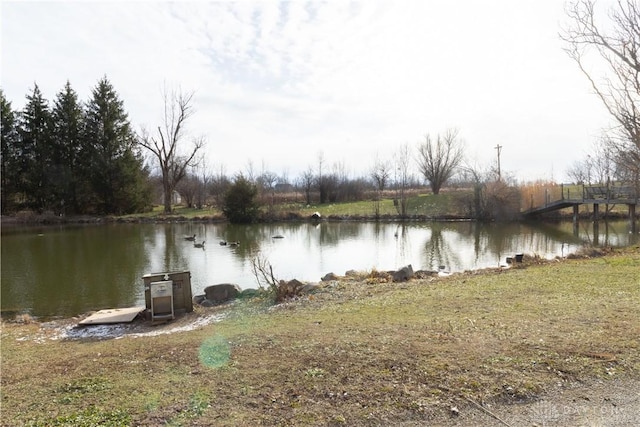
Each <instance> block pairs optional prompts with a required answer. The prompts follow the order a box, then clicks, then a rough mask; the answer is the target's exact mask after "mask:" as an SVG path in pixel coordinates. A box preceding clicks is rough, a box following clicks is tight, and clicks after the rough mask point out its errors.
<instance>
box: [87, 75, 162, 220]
mask: <svg viewBox="0 0 640 427" xmlns="http://www.w3.org/2000/svg"><path fill="white" fill-rule="evenodd" d="M85 120H86V122H85V123H86V125H85V135H84V137H85V139H86V145H85V146H84V147H83V152H82V153H81V156H82V158H83V163H82V164H81V165H82V170H83V171H84V173H85V176H87V177H90V181H91V190H92V193H91V194H89V195H85V200H84V201H83V203H85V206H86V207H87V208H90V206H93V209H94V210H95V211H96V212H97V213H102V214H126V213H132V212H140V211H143V210H145V209H147V208H148V207H149V205H150V195H151V191H150V188H149V185H148V175H149V172H148V170H147V169H146V168H145V167H144V163H143V159H142V156H141V153H140V152H139V151H138V150H137V149H136V148H137V147H136V138H135V134H134V133H133V131H132V130H131V125H130V123H129V119H128V116H127V113H126V112H125V110H124V105H123V102H122V100H120V98H119V96H118V94H117V93H116V91H115V89H114V88H113V86H112V85H111V83H110V82H109V81H108V80H107V78H106V77H104V78H102V79H101V80H100V81H99V82H98V84H97V85H96V87H95V88H94V89H93V90H92V96H91V99H90V100H89V102H88V103H87V105H86V112H85Z"/></svg>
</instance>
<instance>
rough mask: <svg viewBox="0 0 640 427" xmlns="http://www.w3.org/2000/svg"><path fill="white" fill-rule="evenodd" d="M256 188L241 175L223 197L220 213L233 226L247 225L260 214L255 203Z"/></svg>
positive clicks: (258, 207)
mask: <svg viewBox="0 0 640 427" xmlns="http://www.w3.org/2000/svg"><path fill="white" fill-rule="evenodd" d="M257 196H258V188H257V187H256V186H255V185H254V184H253V183H251V182H250V181H249V180H248V179H246V178H245V177H244V176H242V175H238V176H237V177H236V179H235V181H234V182H233V184H231V186H230V187H229V188H228V189H227V191H226V193H225V195H224V206H223V207H222V212H223V213H224V215H225V216H226V217H227V219H228V220H229V222H231V223H233V224H249V223H252V222H254V221H256V219H258V215H259V214H260V206H259V205H258V202H257Z"/></svg>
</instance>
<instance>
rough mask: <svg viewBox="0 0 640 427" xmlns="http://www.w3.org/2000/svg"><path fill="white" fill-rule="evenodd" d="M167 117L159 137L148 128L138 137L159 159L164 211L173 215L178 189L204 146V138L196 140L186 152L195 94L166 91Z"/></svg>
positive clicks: (141, 143) (159, 129) (164, 119)
mask: <svg viewBox="0 0 640 427" xmlns="http://www.w3.org/2000/svg"><path fill="white" fill-rule="evenodd" d="M163 98H164V117H163V123H162V125H160V126H158V129H157V131H158V132H157V134H150V133H148V132H147V131H146V130H145V129H143V130H142V135H141V137H140V138H138V142H139V144H140V145H141V146H142V147H144V148H146V149H147V150H149V151H150V152H151V153H153V155H154V156H155V157H156V159H157V160H158V163H159V164H160V171H161V173H162V188H163V191H164V212H165V213H171V199H172V195H173V192H174V190H175V189H176V186H177V185H178V183H179V182H180V180H182V178H184V176H185V175H186V171H187V167H188V166H190V165H191V166H192V165H194V164H195V162H194V159H195V158H196V153H197V152H198V150H200V148H202V147H203V146H204V139H203V138H196V139H193V141H192V144H193V145H192V147H191V148H190V149H189V150H188V151H185V152H183V151H182V150H181V149H182V146H183V140H184V138H185V137H186V135H185V129H184V126H185V123H186V121H187V120H188V119H189V118H190V117H191V116H192V115H193V112H194V111H193V106H192V104H191V103H192V100H193V92H190V93H187V94H185V93H182V92H181V91H180V90H178V91H176V90H172V91H171V92H170V93H168V92H167V89H166V88H165V89H164V90H163Z"/></svg>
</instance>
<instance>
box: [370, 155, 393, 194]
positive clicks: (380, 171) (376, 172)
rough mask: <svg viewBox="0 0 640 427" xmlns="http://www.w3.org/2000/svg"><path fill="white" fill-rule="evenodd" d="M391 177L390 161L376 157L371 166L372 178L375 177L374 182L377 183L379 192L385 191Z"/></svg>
mask: <svg viewBox="0 0 640 427" xmlns="http://www.w3.org/2000/svg"><path fill="white" fill-rule="evenodd" d="M390 177H391V165H390V164H389V162H386V161H384V160H381V159H380V158H378V157H376V160H375V162H374V164H373V167H372V168H371V179H373V183H374V184H375V186H376V190H377V191H378V192H382V191H384V189H385V188H386V186H387V184H388V182H389V178H390Z"/></svg>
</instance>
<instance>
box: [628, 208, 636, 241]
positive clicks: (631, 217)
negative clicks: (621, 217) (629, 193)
mask: <svg viewBox="0 0 640 427" xmlns="http://www.w3.org/2000/svg"><path fill="white" fill-rule="evenodd" d="M629 225H630V228H631V234H636V205H635V204H631V203H629Z"/></svg>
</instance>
